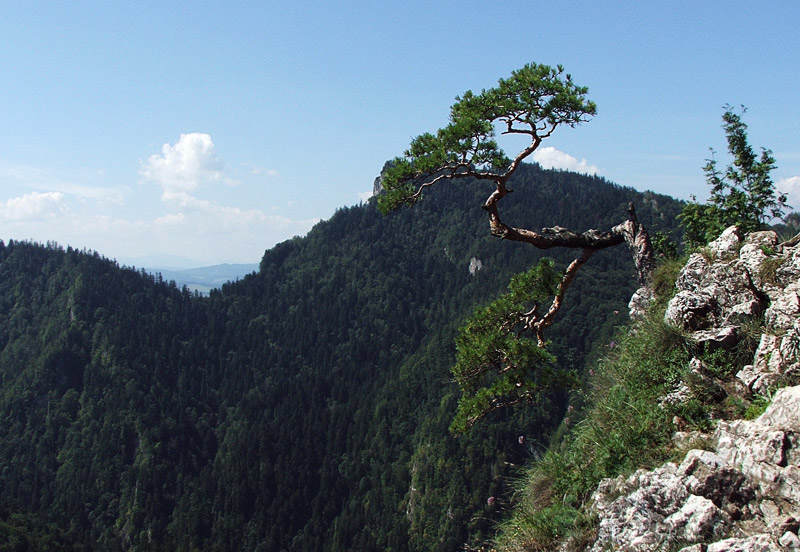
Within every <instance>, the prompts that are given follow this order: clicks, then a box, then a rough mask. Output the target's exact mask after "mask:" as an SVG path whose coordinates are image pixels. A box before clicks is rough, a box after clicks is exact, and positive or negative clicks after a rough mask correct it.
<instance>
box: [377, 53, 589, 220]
mask: <svg viewBox="0 0 800 552" xmlns="http://www.w3.org/2000/svg"><path fill="white" fill-rule="evenodd" d="M587 92H588V89H587V88H586V87H583V86H578V85H576V84H574V83H573V82H572V77H571V76H570V75H569V74H567V75H565V74H564V69H563V67H561V66H560V65H559V66H557V67H555V68H554V67H550V66H547V65H539V64H535V63H530V64H528V65H525V66H524V67H523V68H521V69H518V70H516V71H513V72H512V74H511V77H509V78H508V79H500V81H499V83H498V86H497V87H495V88H491V89H489V90H483V91H482V92H481V93H480V94H474V93H473V92H472V91H467V92H465V93H464V95H463V96H461V97H457V98H456V103H455V104H453V106H452V107H451V108H450V123H449V124H448V125H447V126H445V127H444V128H442V129H439V130H438V131H437V132H436V133H435V134H433V133H425V134H422V135H420V136H417V137H416V138H414V139H413V140H412V142H411V145H410V146H409V148H408V150H406V152H405V154H404V155H403V156H401V157H397V158H395V159H393V160H392V161H391V162H390V163H389V164H388V166H387V168H386V170H385V171H384V174H383V180H382V182H381V184H382V186H383V189H384V193H383V194H382V195H381V196H380V197H379V199H378V206H379V208H380V209H381V211H382V212H384V213H386V212H389V211H391V210H393V209H396V208H398V207H400V206H402V205H413V204H414V203H416V202H417V201H418V200H419V199H420V197H421V191H422V189H424V188H426V187H428V186H430V185H432V184H433V183H435V182H436V181H438V180H441V179H450V178H461V177H474V178H479V179H490V180H492V179H495V178H497V177H500V176H502V177H508V176H510V174H511V173H512V172H513V171H514V170H515V169H516V166H517V164H518V163H519V161H521V160H522V159H524V158H525V157H527V156H528V155H530V154H531V153H533V151H534V150H535V149H536V147H537V146H538V145H539V143H540V142H541V140H542V139H543V138H546V137H548V136H550V134H552V132H553V131H554V130H555V129H556V127H558V126H559V125H568V126H575V125H577V124H578V123H581V122H584V121H585V120H586V119H587V117H589V116H591V115H594V114H595V112H596V111H597V108H596V106H595V104H594V102H591V101H589V100H587V99H586V97H585V96H586V93H587ZM496 126H498V127H499V129H500V132H501V133H503V134H524V135H528V136H530V137H531V140H532V142H531V146H529V147H527V148H526V149H524V150H523V151H522V152H520V153H519V154H518V155H517V157H516V159H515V160H514V162H513V163H512V160H511V159H510V158H509V157H508V156H506V154H505V152H503V150H502V149H501V148H500V147H499V146H498V144H497V141H496V140H495V132H496V129H495V127H496Z"/></svg>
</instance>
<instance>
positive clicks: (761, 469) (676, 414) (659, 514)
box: [496, 227, 800, 552]
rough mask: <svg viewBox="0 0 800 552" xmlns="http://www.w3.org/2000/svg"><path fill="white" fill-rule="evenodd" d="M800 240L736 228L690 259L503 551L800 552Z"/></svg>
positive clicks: (617, 361)
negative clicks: (799, 384)
mask: <svg viewBox="0 0 800 552" xmlns="http://www.w3.org/2000/svg"><path fill="white" fill-rule="evenodd" d="M797 242H798V239H797V238H795V239H793V240H790V241H788V242H785V243H779V239H778V237H777V235H776V234H775V232H772V231H764V232H754V233H751V234H748V235H747V236H743V235H740V233H739V232H738V230H737V229H736V227H731V228H729V229H728V230H726V231H725V232H724V233H723V234H722V235H721V236H720V237H719V238H718V239H716V240H715V241H713V242H712V243H710V244H709V245H708V247H706V248H704V249H702V250H701V251H699V252H696V253H694V254H692V255H691V256H690V257H689V259H688V261H687V262H686V263H685V266H683V267H682V268H681V269H680V271H679V272H678V274H677V281H676V282H675V286H674V288H673V290H672V291H671V293H670V294H669V295H668V296H666V297H664V300H665V301H664V303H662V304H661V305H657V306H656V307H655V308H654V309H653V310H652V311H651V312H650V313H649V314H648V316H647V317H646V318H644V319H642V320H640V321H638V322H637V323H636V324H635V325H633V326H632V327H631V328H630V329H629V330H627V331H625V332H624V334H621V335H620V336H619V342H620V346H619V347H617V348H615V350H614V351H613V352H612V353H610V354H609V355H607V357H606V358H605V359H603V361H602V362H601V363H600V364H599V365H598V366H596V371H593V373H592V377H591V378H590V381H589V382H588V386H587V395H588V397H589V400H588V403H589V404H588V407H587V408H586V410H585V411H584V412H581V413H579V412H575V413H574V414H573V418H574V419H576V420H577V421H578V422H577V424H574V427H573V428H571V429H570V431H569V433H568V434H567V435H566V436H565V438H564V440H563V441H562V442H561V443H559V444H558V446H554V447H552V448H551V449H550V450H549V451H548V452H547V453H546V454H544V455H543V456H542V458H541V460H539V461H537V462H535V463H534V464H533V465H532V466H531V467H530V469H529V472H528V475H527V477H526V478H525V480H524V483H523V484H522V486H521V487H520V495H519V497H520V501H519V503H518V507H517V508H516V509H515V512H514V516H513V518H512V519H511V520H510V521H509V522H508V523H506V525H505V526H504V528H503V531H502V532H501V534H500V536H499V537H498V539H497V542H496V545H497V549H498V550H504V551H522V550H562V551H565V552H566V551H579V550H580V551H584V550H585V551H591V552H600V551H603V550H619V551H660V550H676V551H677V550H681V551H683V552H724V551H734V550H736V551H742V552H748V551H749V552H756V551H761V552H765V551H772V550H775V551H778V550H797V549H798V548H800V539H799V538H798V521H797V520H798V519H800V492H798V489H800V468H798V466H800V455H798V452H797V451H798V431H800V411H798V404H800V387H798V386H797V384H798V383H800V353H799V351H800V337H799V334H798V331H799V330H800V299H798V276H800V248H798V246H797ZM674 276H675V275H674V274H673V277H672V278H671V280H672V281H675V277H674ZM672 295H674V297H672ZM666 299H669V302H668V303H667V302H666Z"/></svg>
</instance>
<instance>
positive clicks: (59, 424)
mask: <svg viewBox="0 0 800 552" xmlns="http://www.w3.org/2000/svg"><path fill="white" fill-rule="evenodd" d="M513 183H514V188H516V189H517V190H518V192H517V193H516V194H515V196H518V197H515V198H514V200H515V201H516V202H517V203H516V204H515V205H514V206H507V207H506V218H507V220H509V221H513V220H519V221H521V222H524V224H525V225H526V226H528V227H542V226H553V225H556V224H558V225H561V226H566V227H569V228H574V229H580V228H590V227H594V228H601V229H604V228H610V227H611V226H612V225H614V224H617V223H618V222H620V221H621V220H622V219H623V218H624V217H625V214H626V206H627V203H628V202H629V201H634V202H635V203H636V205H637V213H638V214H639V217H640V219H642V220H643V221H644V222H645V223H646V224H648V225H649V226H650V227H651V229H653V230H657V229H665V230H671V229H672V226H673V224H674V223H673V221H674V219H675V214H676V213H677V211H678V209H679V205H678V203H677V202H675V201H674V200H671V199H669V198H667V197H664V196H654V195H652V194H641V193H638V192H635V191H633V190H631V189H627V188H621V187H618V186H615V185H613V184H611V183H608V182H606V181H604V180H603V179H600V178H596V177H587V176H581V175H576V174H572V173H567V172H556V171H544V170H542V169H540V168H539V167H538V166H536V165H526V166H523V167H522V168H521V169H520V171H519V172H518V174H517V176H516V177H515V180H514V181H513ZM485 195H486V190H485V189H483V188H481V186H480V184H478V183H460V184H459V185H458V186H451V187H446V188H443V189H441V190H436V191H435V193H432V194H430V195H429V196H428V197H426V198H425V200H424V201H422V202H421V203H420V204H419V205H418V206H417V207H415V208H414V209H413V210H403V211H401V212H399V213H396V214H393V215H391V216H387V217H384V216H381V215H380V214H379V213H378V212H377V210H376V208H375V206H374V204H373V202H370V203H368V204H366V205H361V206H357V207H351V208H345V209H342V210H340V211H338V212H337V213H336V214H335V215H334V216H333V217H331V219H330V220H328V221H325V222H322V223H320V224H318V225H317V226H316V227H315V228H314V229H313V230H312V231H311V232H310V233H309V234H308V235H307V236H306V237H303V238H296V239H294V240H290V241H287V242H284V243H282V244H279V245H278V246H276V247H274V248H272V249H270V250H268V251H267V252H266V253H265V255H264V258H263V259H262V261H261V265H260V270H259V272H257V273H255V274H252V275H249V276H247V277H246V278H244V279H243V280H240V281H238V282H236V283H232V284H228V285H226V286H224V287H223V288H222V289H221V290H219V291H214V292H212V293H211V295H210V296H209V297H200V296H197V295H196V294H192V293H190V292H189V291H188V290H186V289H183V290H181V289H178V288H177V287H176V286H175V285H172V284H170V283H167V282H164V281H162V280H161V279H160V278H153V277H152V276H148V275H146V274H144V273H143V272H140V271H136V270H133V269H129V268H124V267H119V266H118V265H117V264H116V263H114V262H112V261H109V260H107V259H104V258H102V257H101V256H100V255H98V254H91V253H87V252H80V251H76V250H73V249H70V248H68V249H67V250H64V249H62V248H60V247H58V246H55V245H52V244H51V245H48V246H41V245H34V244H28V243H21V242H10V243H8V244H4V245H2V247H0V316H2V320H3V322H2V326H0V378H2V379H0V464H1V466H0V541H7V542H9V543H11V544H9V545H8V546H9V548H8V549H9V550H14V549H20V550H24V549H25V548H24V546H26V545H27V546H29V547H32V548H33V547H39V548H42V547H43V546H45V545H47V544H48V543H49V545H50V546H61V547H63V546H68V547H70V548H73V549H85V550H119V549H136V550H275V551H278V550H454V549H457V548H458V547H459V546H460V545H461V543H463V542H464V541H466V540H468V539H470V538H477V537H479V536H480V535H481V533H482V532H483V533H485V532H486V531H488V530H490V529H491V527H492V523H493V522H494V521H496V520H497V519H498V517H499V516H500V515H502V512H503V505H504V496H505V495H504V493H505V490H506V489H505V485H506V482H507V477H508V476H509V475H510V473H512V471H511V470H512V467H511V464H518V463H520V462H522V461H524V459H525V458H527V457H528V456H529V455H530V454H531V448H530V447H531V446H532V447H534V448H536V447H541V446H544V445H545V444H546V442H547V437H548V435H549V434H550V433H551V432H552V430H553V429H554V427H555V426H556V424H557V423H558V421H559V420H560V419H561V416H562V414H563V412H562V410H563V404H564V401H563V397H559V396H552V397H548V398H542V400H541V401H540V402H538V403H537V404H535V405H526V406H523V407H520V408H518V409H516V410H514V411H509V412H506V413H501V414H498V415H496V416H493V417H491V418H490V419H487V420H486V421H485V422H481V423H480V424H479V425H478V426H476V428H475V430H474V431H473V432H472V433H471V434H469V435H467V436H465V437H459V438H456V437H453V436H451V435H450V434H448V431H447V427H448V425H449V423H450V420H451V418H452V415H453V413H454V410H455V402H456V400H457V395H456V390H455V388H454V386H453V385H452V384H451V383H450V381H449V367H450V365H451V363H452V361H453V345H452V343H453V338H454V336H455V331H456V328H457V327H458V325H459V324H460V323H462V322H463V321H464V319H465V317H466V316H468V315H469V314H470V313H471V311H472V310H473V309H474V308H475V306H476V305H477V304H478V303H480V302H485V301H486V300H488V299H491V298H493V297H494V296H496V295H497V293H499V292H500V291H501V290H503V289H504V288H505V286H506V284H507V283H508V278H509V276H510V275H511V274H512V273H514V272H516V271H519V270H522V269H524V268H526V267H528V266H529V265H530V264H532V263H533V262H535V260H536V259H538V258H539V256H540V254H539V253H538V252H537V251H535V250H533V249H532V248H530V247H526V246H524V245H522V244H518V243H517V244H515V243H504V242H501V241H499V240H497V239H495V238H491V237H490V236H489V235H488V234H489V233H488V229H487V223H486V220H485V213H484V212H483V211H482V210H480V209H479V208H477V207H476V206H478V205H480V204H481V202H482V200H481V198H483V197H485ZM556 258H557V259H558V260H559V261H560V262H562V263H563V262H567V261H568V260H569V257H563V256H556ZM472 259H475V262H473V264H472V266H473V267H476V266H477V261H478V260H480V266H481V269H480V270H477V269H476V270H473V271H472V272H471V271H470V270H469V266H470V261H471V260H472ZM634 285H635V282H634V277H633V273H632V270H631V268H630V261H629V257H628V253H627V251H626V250H625V249H624V247H618V248H614V249H612V250H607V251H601V252H599V253H598V254H596V255H595V256H594V257H593V258H592V260H591V261H590V263H589V264H588V265H587V266H586V267H584V269H582V271H581V273H580V274H579V276H578V278H577V279H576V281H575V283H574V284H573V287H572V288H571V289H570V292H569V296H568V300H567V307H566V308H565V310H564V312H563V314H562V315H561V316H560V319H559V321H558V322H557V324H556V326H554V328H553V329H552V330H551V331H550V333H549V337H550V338H552V339H553V350H554V352H555V353H556V354H557V355H558V357H559V359H560V361H561V362H563V363H566V364H567V365H568V366H572V367H575V368H576V369H579V368H580V367H581V366H582V365H583V362H584V360H585V359H586V357H587V355H588V354H590V351H591V349H592V347H594V346H596V345H597V344H598V343H602V341H603V340H604V339H605V340H607V339H609V337H608V336H610V335H611V330H612V328H613V326H614V325H615V324H618V323H622V320H620V317H621V316H624V314H621V315H615V314H614V311H621V312H622V313H624V312H625V304H626V303H627V300H628V299H629V297H630V294H631V292H632V290H633V288H634ZM520 435H524V436H525V437H526V440H525V444H524V445H520V444H519V439H518V437H519V436H520ZM492 496H493V497H496V499H495V500H494V501H493V503H492V504H488V503H487V499H488V498H489V497H492ZM6 536H8V538H7V539H6ZM471 536H472V537H471ZM14 546H18V548H14ZM0 549H2V548H0Z"/></svg>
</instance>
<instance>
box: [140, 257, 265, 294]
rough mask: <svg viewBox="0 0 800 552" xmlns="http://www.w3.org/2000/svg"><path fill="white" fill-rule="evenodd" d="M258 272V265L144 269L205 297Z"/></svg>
mask: <svg viewBox="0 0 800 552" xmlns="http://www.w3.org/2000/svg"><path fill="white" fill-rule="evenodd" d="M257 270H258V263H252V264H228V263H226V264H219V265H213V266H203V267H198V268H183V269H179V270H178V269H169V268H145V271H146V272H148V273H150V274H153V275H157V274H161V277H162V278H164V280H166V281H168V282H170V281H174V282H175V283H176V284H177V285H178V287H181V288H182V287H183V286H186V287H188V288H189V289H190V290H192V291H195V290H196V291H198V292H199V293H201V294H203V295H207V294H208V292H209V291H211V290H212V289H215V288H219V287H221V286H222V285H223V284H225V283H227V282H235V281H236V280H239V279H241V278H244V277H245V276H246V275H248V274H250V273H251V272H256V271H257Z"/></svg>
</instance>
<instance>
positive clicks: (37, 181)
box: [0, 165, 125, 205]
mask: <svg viewBox="0 0 800 552" xmlns="http://www.w3.org/2000/svg"><path fill="white" fill-rule="evenodd" d="M70 172H71V173H72V174H71V175H69V176H68V177H67V178H69V180H67V179H64V177H63V176H61V175H57V174H55V173H54V172H53V171H52V170H49V169H42V168H39V167H31V166H28V165H4V166H0V178H3V179H4V180H8V181H10V182H14V183H16V184H19V185H21V186H24V187H27V188H35V189H38V190H47V191H51V192H61V193H63V194H64V195H66V196H74V197H76V198H79V199H88V200H94V201H97V202H98V203H100V204H103V205H109V204H111V205H123V204H124V203H125V190H124V188H122V187H109V186H102V185H98V184H94V183H92V181H93V180H96V179H102V178H103V177H104V176H105V175H104V173H103V171H80V172H75V171H70ZM76 181H81V182H83V183H77V182H76Z"/></svg>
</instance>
